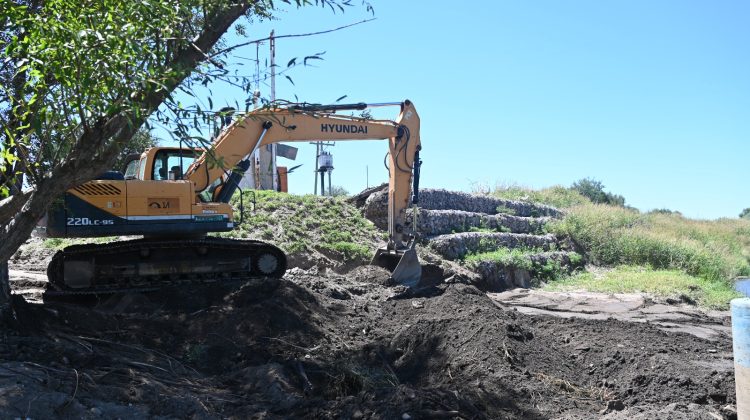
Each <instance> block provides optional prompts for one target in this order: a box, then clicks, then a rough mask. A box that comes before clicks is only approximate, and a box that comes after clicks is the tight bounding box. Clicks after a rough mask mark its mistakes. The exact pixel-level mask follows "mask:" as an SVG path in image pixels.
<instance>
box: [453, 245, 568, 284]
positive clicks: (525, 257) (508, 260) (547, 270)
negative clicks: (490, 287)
mask: <svg viewBox="0 0 750 420" xmlns="http://www.w3.org/2000/svg"><path fill="white" fill-rule="evenodd" d="M480 248H481V246H480ZM543 252H544V250H542V249H535V248H506V247H503V248H497V249H494V250H492V251H487V252H477V253H473V254H469V255H467V256H466V258H465V259H464V261H465V263H466V265H467V266H468V267H469V268H471V269H476V268H477V267H478V266H479V264H480V263H481V262H482V261H492V262H496V263H499V264H501V265H503V266H506V267H509V268H514V269H523V270H528V271H529V272H531V273H532V275H533V276H534V278H536V279H541V280H554V279H558V278H562V277H565V276H567V275H568V271H567V269H566V268H565V267H563V266H562V264H561V263H560V261H558V260H555V259H547V261H546V262H545V263H540V262H538V261H534V260H533V259H532V258H531V256H532V255H535V254H540V253H543ZM569 257H570V260H571V263H572V264H574V265H576V264H579V263H580V262H581V258H582V257H581V256H580V255H578V254H576V253H572V252H571V253H570V254H569Z"/></svg>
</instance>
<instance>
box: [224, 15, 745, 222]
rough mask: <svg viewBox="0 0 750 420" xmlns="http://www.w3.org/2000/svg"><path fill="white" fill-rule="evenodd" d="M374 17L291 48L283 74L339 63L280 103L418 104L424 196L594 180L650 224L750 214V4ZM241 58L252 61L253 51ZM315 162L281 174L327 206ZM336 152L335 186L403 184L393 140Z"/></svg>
mask: <svg viewBox="0 0 750 420" xmlns="http://www.w3.org/2000/svg"><path fill="white" fill-rule="evenodd" d="M354 3H356V1H355V2H354ZM371 3H372V5H373V6H374V8H375V17H376V18H377V19H376V20H375V21H373V22H369V23H365V24H362V25H358V26H355V27H353V28H349V29H345V30H342V31H338V32H334V33H330V34H326V35H319V36H315V37H309V38H292V39H281V40H278V41H277V63H278V64H280V65H282V66H286V63H287V61H288V60H289V59H291V58H292V57H295V56H305V55H309V54H311V53H315V52H319V51H326V54H325V55H324V57H325V60H324V61H316V62H315V63H314V64H315V66H314V67H313V66H308V67H305V68H301V67H300V68H296V69H293V70H292V71H290V72H289V74H290V76H291V77H292V78H293V80H294V83H295V85H292V84H291V83H290V82H288V81H287V80H286V79H284V78H283V77H280V78H278V79H277V97H278V98H283V99H290V100H293V99H294V95H295V94H296V95H297V96H298V97H299V99H300V100H305V101H309V102H316V103H328V102H333V101H335V100H336V98H338V97H340V96H342V95H348V97H347V99H345V100H344V101H343V102H360V101H363V102H386V101H399V100H402V99H405V98H408V99H411V100H412V101H413V102H414V103H415V105H416V107H417V110H418V112H419V113H420V116H421V118H422V143H423V153H422V159H423V160H424V165H423V167H422V181H423V182H422V185H423V186H424V187H433V188H448V189H455V190H464V191H471V190H472V189H473V188H476V187H477V186H490V187H492V186H494V185H495V184H496V183H501V184H519V185H523V186H530V187H537V188H538V187H545V186H550V185H555V184H561V185H570V184H571V183H572V182H573V181H576V180H578V179H580V178H583V177H593V178H596V179H598V180H601V181H602V182H603V183H604V185H605V186H606V189H607V190H609V191H611V192H614V193H617V194H621V195H623V196H625V198H626V200H627V203H628V204H630V205H632V206H635V207H637V208H639V209H641V210H649V209H653V208H669V209H673V210H679V211H681V212H683V213H684V214H685V215H687V216H690V217H697V218H717V217H724V216H726V217H736V216H737V214H738V213H739V212H740V211H741V210H742V209H743V208H744V207H750V182H749V180H748V172H750V167H748V166H750V165H748V160H749V159H748V158H749V157H750V24H748V22H750V2H746V1H720V2H708V1H686V0H680V1H664V0H662V1H658V2H655V1H617V2H602V1H567V2H561V1H487V0H485V1H476V2H467V3H465V6H464V5H461V6H457V5H458V4H459V3H456V2H427V1H395V0H382V1H378V0H374V1H372V2H371ZM369 16H370V15H369V13H368V12H366V10H365V8H364V7H353V8H350V9H349V10H347V12H346V13H344V14H341V13H337V14H333V13H332V12H331V11H330V10H329V9H322V8H316V7H308V8H303V9H301V10H296V9H295V8H294V7H288V10H287V11H282V12H280V13H279V14H278V17H279V20H277V21H273V22H265V23H261V24H257V25H250V26H249V28H248V29H249V30H248V32H249V37H250V38H251V39H254V38H260V37H262V36H264V35H267V33H268V32H269V31H270V29H275V30H276V33H277V35H281V34H292V33H303V32H310V31H317V30H324V29H329V28H333V27H337V26H341V25H344V24H347V23H351V22H355V21H358V20H361V19H364V18H367V17H369ZM236 40H237V38H236V37H235V36H231V37H230V38H229V40H228V41H229V42H234V41H236ZM261 53H262V55H261V56H262V58H263V59H265V57H267V46H263V47H262V49H261ZM237 54H238V55H240V56H244V57H254V56H255V47H246V48H243V49H242V50H240V51H238V53H237ZM241 71H242V72H246V73H247V72H250V73H252V64H251V63H247V65H246V66H244V68H243V69H242V70H241ZM261 90H262V92H263V94H264V96H267V95H268V94H269V93H270V92H269V89H268V88H267V87H261ZM213 94H214V95H213V102H214V105H215V107H216V108H218V107H220V106H222V105H223V104H224V103H230V104H231V103H234V101H235V100H238V101H239V102H240V103H242V102H243V101H244V98H245V97H244V93H243V92H242V91H240V90H239V89H232V88H229V87H227V86H219V85H217V86H215V87H214V88H213ZM396 114H397V109H395V108H394V109H392V110H384V111H379V112H378V114H377V116H379V117H380V116H382V117H395V116H396ZM301 147H302V149H301V150H300V153H299V155H298V158H297V162H296V163H289V162H288V161H284V160H283V159H280V160H279V161H280V162H279V163H280V164H284V163H288V166H292V165H295V164H299V163H303V164H304V166H303V167H302V168H300V169H298V170H297V171H296V172H294V173H293V174H291V175H290V180H289V182H290V191H291V192H293V193H300V194H302V193H311V192H312V189H313V182H314V181H313V172H312V171H313V169H314V146H308V145H303V146H301ZM331 151H332V153H333V156H334V166H335V170H334V172H333V183H334V184H335V185H340V186H343V187H344V188H346V189H347V190H348V191H349V192H352V193H354V192H358V191H360V190H361V189H363V188H364V187H365V183H366V168H369V182H370V185H374V184H377V183H379V182H383V181H385V180H386V179H387V174H386V172H385V169H384V168H383V164H382V161H383V155H384V153H385V151H386V145H385V143H384V142H377V141H373V142H356V143H355V142H346V143H339V144H337V145H336V146H335V147H333V148H332V150H331Z"/></svg>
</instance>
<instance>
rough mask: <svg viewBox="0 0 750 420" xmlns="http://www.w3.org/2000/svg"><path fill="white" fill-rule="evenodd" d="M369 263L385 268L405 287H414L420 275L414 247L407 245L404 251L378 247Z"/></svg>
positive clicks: (420, 269)
mask: <svg viewBox="0 0 750 420" xmlns="http://www.w3.org/2000/svg"><path fill="white" fill-rule="evenodd" d="M370 264H371V265H377V266H379V267H383V268H385V269H387V270H388V271H390V272H391V278H393V280H394V281H395V282H396V283H398V284H401V285H404V286H407V287H415V286H416V285H417V284H418V283H419V279H420V278H421V277H422V265H421V264H420V263H419V258H417V250H416V249H414V247H409V248H408V249H407V250H405V251H404V250H402V251H394V250H389V249H386V248H380V249H378V250H377V252H375V256H374V257H373V259H372V263H370Z"/></svg>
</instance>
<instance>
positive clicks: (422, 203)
mask: <svg viewBox="0 0 750 420" xmlns="http://www.w3.org/2000/svg"><path fill="white" fill-rule="evenodd" d="M387 203H388V192H387V191H380V192H377V193H374V194H372V195H370V197H368V198H367V201H366V202H365V217H367V218H368V219H369V218H370V216H373V217H375V218H377V217H380V216H386V217H387V216H388V208H387ZM419 207H420V208H422V209H426V210H462V211H468V212H472V213H486V214H498V208H501V209H503V210H506V211H510V212H513V215H514V216H521V217H543V216H547V217H560V216H561V215H562V212H561V211H560V210H558V209H556V208H554V207H550V206H544V205H540V204H533V203H527V202H524V201H513V200H503V199H500V198H495V197H490V196H488V195H480V194H468V193H464V192H458V191H448V190H442V189H435V190H433V189H425V190H422V191H421V192H420V193H419ZM500 213H502V212H500Z"/></svg>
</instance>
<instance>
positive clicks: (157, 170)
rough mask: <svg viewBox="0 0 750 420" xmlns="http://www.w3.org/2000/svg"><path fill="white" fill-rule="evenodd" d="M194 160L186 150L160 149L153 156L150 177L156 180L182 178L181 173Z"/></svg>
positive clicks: (191, 153) (192, 155)
mask: <svg viewBox="0 0 750 420" xmlns="http://www.w3.org/2000/svg"><path fill="white" fill-rule="evenodd" d="M194 160H195V155H194V154H193V152H191V151H187V150H160V151H158V152H156V156H155V158H154V169H153V172H152V174H151V179H153V180H156V181H163V180H175V179H182V176H183V174H184V173H185V171H186V170H187V168H189V167H190V165H191V164H192V163H193V161H194Z"/></svg>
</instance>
